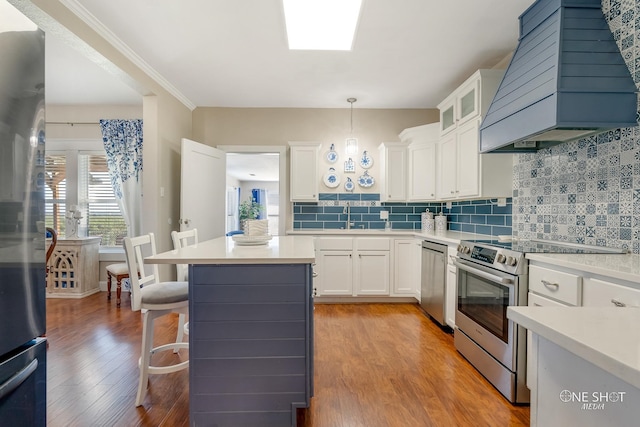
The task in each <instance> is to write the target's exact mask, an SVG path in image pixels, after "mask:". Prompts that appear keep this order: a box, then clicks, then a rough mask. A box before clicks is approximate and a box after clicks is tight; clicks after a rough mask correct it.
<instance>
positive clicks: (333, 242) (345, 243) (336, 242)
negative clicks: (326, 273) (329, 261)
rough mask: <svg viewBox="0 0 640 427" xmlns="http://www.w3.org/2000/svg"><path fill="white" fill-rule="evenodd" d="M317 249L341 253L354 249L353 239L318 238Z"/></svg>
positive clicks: (316, 241)
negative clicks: (341, 251)
mask: <svg viewBox="0 0 640 427" xmlns="http://www.w3.org/2000/svg"><path fill="white" fill-rule="evenodd" d="M315 248H316V249H318V250H321V251H323V250H329V251H340V250H349V251H350V250H351V249H353V238H352V237H316V240H315Z"/></svg>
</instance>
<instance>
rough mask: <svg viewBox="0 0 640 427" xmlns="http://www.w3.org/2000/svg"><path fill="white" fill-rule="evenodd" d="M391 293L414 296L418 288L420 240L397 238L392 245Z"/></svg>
mask: <svg viewBox="0 0 640 427" xmlns="http://www.w3.org/2000/svg"><path fill="white" fill-rule="evenodd" d="M393 259H394V263H393V290H392V295H405V296H406V295H410V296H414V295H416V293H417V292H418V289H419V288H420V286H419V284H420V242H419V241H418V240H414V239H402V240H400V239H397V240H396V241H395V242H394V246H393Z"/></svg>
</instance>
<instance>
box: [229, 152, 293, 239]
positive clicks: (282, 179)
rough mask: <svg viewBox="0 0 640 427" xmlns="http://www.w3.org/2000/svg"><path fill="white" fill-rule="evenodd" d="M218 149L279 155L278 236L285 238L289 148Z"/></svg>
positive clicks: (287, 213)
mask: <svg viewBox="0 0 640 427" xmlns="http://www.w3.org/2000/svg"><path fill="white" fill-rule="evenodd" d="M216 148H217V149H218V150H222V151H224V152H225V153H241V154H247V153H251V154H266V153H276V154H279V158H278V168H279V171H278V175H279V178H278V179H279V182H278V191H279V192H280V196H279V197H280V200H279V201H278V205H279V207H278V209H279V211H280V214H279V217H278V235H280V236H284V235H285V233H286V229H287V218H288V217H289V210H288V207H289V205H288V203H287V201H288V200H289V194H288V193H287V188H288V187H287V147H285V146H278V145H218V146H216Z"/></svg>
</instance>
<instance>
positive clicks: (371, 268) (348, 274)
mask: <svg viewBox="0 0 640 427" xmlns="http://www.w3.org/2000/svg"><path fill="white" fill-rule="evenodd" d="M315 246H316V269H315V270H316V272H317V273H318V275H317V277H316V278H315V281H314V283H315V286H314V287H315V292H316V295H317V296H366V295H389V288H390V281H391V272H390V268H391V261H390V260H391V250H390V239H389V238H388V237H384V238H376V237H358V238H353V237H317V238H316V239H315Z"/></svg>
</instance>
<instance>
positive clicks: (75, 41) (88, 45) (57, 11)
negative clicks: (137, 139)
mask: <svg viewBox="0 0 640 427" xmlns="http://www.w3.org/2000/svg"><path fill="white" fill-rule="evenodd" d="M19 3H20V5H19V7H18V8H19V9H20V10H21V11H22V12H23V13H25V14H26V15H27V16H29V17H30V18H31V19H32V20H33V21H34V22H36V23H37V24H38V25H39V26H40V27H41V28H43V29H44V30H45V32H55V33H56V34H57V35H58V36H59V37H64V38H65V41H66V42H68V43H69V44H70V45H72V46H74V47H76V48H78V49H81V51H82V52H83V53H84V54H85V55H86V56H87V57H88V58H89V59H91V60H93V61H95V62H96V63H97V64H99V65H101V66H103V67H104V68H105V69H106V70H107V71H109V72H111V73H113V74H114V75H116V76H117V77H119V78H121V79H122V81H123V82H124V83H126V84H128V85H129V86H131V87H132V88H133V89H135V90H136V91H138V93H140V96H141V97H142V119H143V120H144V166H143V220H142V227H143V231H154V232H155V233H156V241H157V246H158V250H160V251H164V250H168V249H170V248H171V237H170V231H172V230H177V229H178V227H179V224H178V215H179V209H180V191H179V189H180V161H179V158H180V156H179V152H180V139H181V138H191V129H192V115H191V109H190V108H189V107H187V106H186V105H184V104H183V103H182V102H181V101H179V100H178V99H177V98H176V97H174V96H173V95H172V94H171V93H169V92H167V91H166V90H165V89H164V88H163V87H162V86H160V85H159V84H158V83H157V82H156V81H155V80H154V79H153V78H152V77H151V76H150V75H148V74H147V73H146V71H145V70H144V69H142V68H140V66H138V65H137V64H135V63H133V62H132V61H131V60H129V59H128V58H127V57H126V56H125V55H123V54H122V53H121V52H119V51H118V50H117V49H116V48H115V47H114V46H113V45H112V44H111V43H110V41H109V40H106V39H105V38H103V37H102V36H100V35H99V34H98V33H97V32H96V31H94V30H93V29H92V28H90V27H89V26H88V25H87V24H85V23H84V22H83V21H82V20H81V19H80V18H78V17H77V16H76V15H75V14H74V13H72V12H71V11H70V10H69V9H67V7H66V6H65V5H64V4H63V3H62V2H61V1H59V0H31V1H24V2H19ZM138 113H139V110H137V111H136V114H137V115H138V117H139V114H138ZM54 117H55V119H54ZM71 117H73V118H71ZM76 117H79V116H78V115H73V114H71V111H69V110H68V111H64V110H62V109H61V110H60V111H59V114H56V115H55V116H52V115H50V114H49V111H47V121H75V120H78V121H79V120H80V119H79V118H76ZM83 121H84V120H83ZM74 127H75V126H74ZM49 128H50V129H47V130H48V131H49V130H51V132H53V133H54V134H55V132H60V134H64V132H66V131H68V129H67V130H66V131H65V130H61V129H57V130H56V129H54V127H53V126H50V127H49ZM95 130H96V129H93V130H91V129H84V130H80V127H79V126H78V129H76V130H75V132H77V133H81V132H86V133H87V134H92V135H96V133H95ZM51 136H52V135H51V134H50V135H48V137H51ZM160 187H164V190H165V191H164V197H160ZM167 273H169V274H174V272H173V269H172V268H171V266H163V267H162V269H161V275H163V277H167V276H166V274H167Z"/></svg>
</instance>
